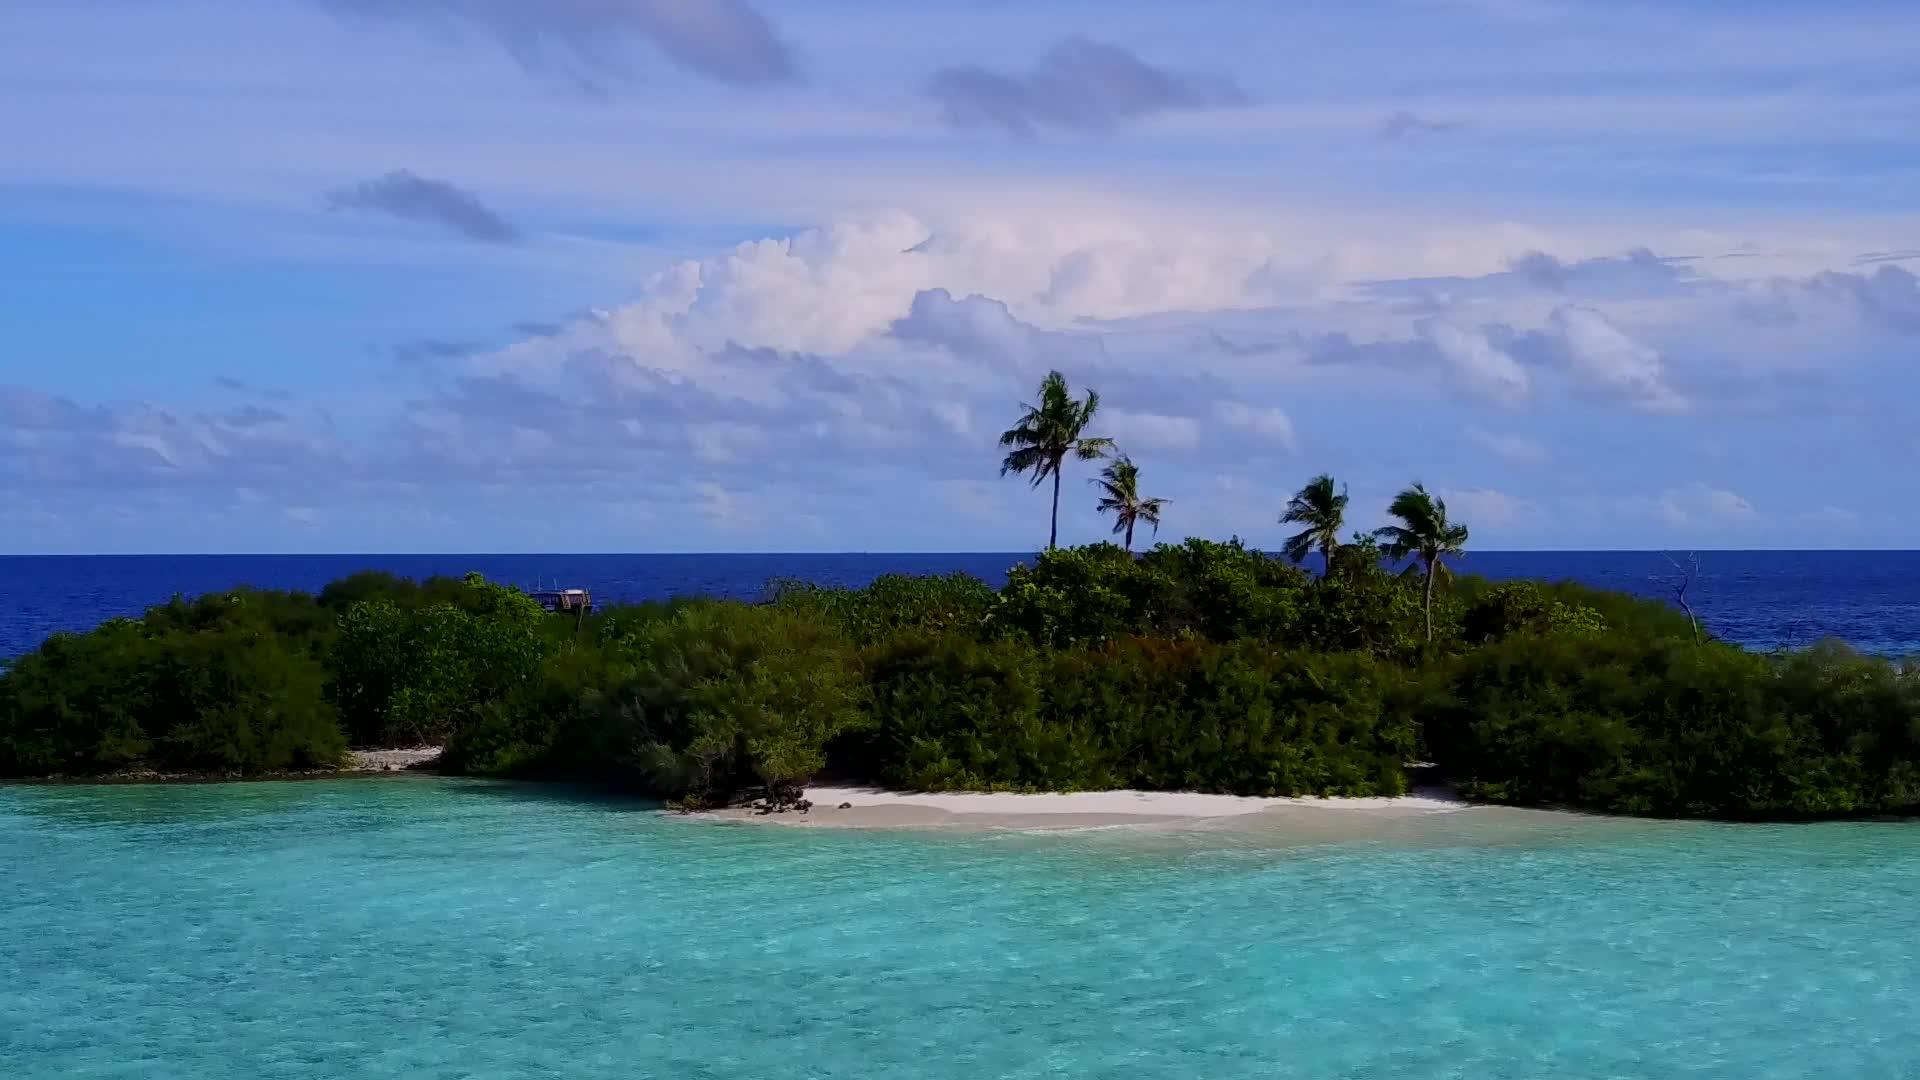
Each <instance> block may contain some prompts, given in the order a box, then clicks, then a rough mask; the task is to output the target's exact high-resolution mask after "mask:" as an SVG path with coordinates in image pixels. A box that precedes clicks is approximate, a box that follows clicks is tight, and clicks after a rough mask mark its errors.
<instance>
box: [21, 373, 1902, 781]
mask: <svg viewBox="0 0 1920 1080" xmlns="http://www.w3.org/2000/svg"><path fill="white" fill-rule="evenodd" d="M1098 405H1099V397H1098V395H1096V394H1093V393H1091V392H1089V393H1088V394H1087V395H1086V396H1085V398H1084V399H1082V400H1080V401H1077V402H1076V401H1075V400H1074V399H1073V398H1072V397H1071V395H1070V393H1069V391H1068V388H1067V384H1066V381H1065V379H1063V378H1062V377H1061V376H1060V375H1059V373H1057V372H1055V373H1052V374H1050V375H1049V376H1048V377H1047V380H1046V382H1045V383H1043V384H1042V386H1041V388H1040V392H1039V395H1038V400H1037V401H1036V402H1035V403H1034V404H1033V405H1030V406H1028V407H1027V409H1026V412H1025V413H1024V414H1023V415H1022V417H1021V419H1020V420H1019V422H1018V424H1017V425H1016V426H1015V427H1014V428H1013V429H1011V430H1009V431H1008V432H1007V433H1006V435H1005V436H1003V438H1002V440H1001V442H1002V445H1003V446H1004V447H1006V448H1007V449H1008V450H1009V452H1008V454H1007V455H1006V458H1005V461H1004V463H1003V469H1004V471H1006V472H1017V473H1022V474H1030V475H1031V476H1032V478H1033V482H1034V484H1035V486H1038V485H1039V484H1040V483H1041V482H1043V481H1044V480H1045V479H1047V478H1048V477H1051V478H1052V479H1053V481H1054V484H1053V487H1054V494H1055V502H1054V506H1055V516H1056V521H1057V510H1058V492H1059V487H1060V483H1059V481H1060V470H1061V467H1062V465H1063V463H1064V462H1065V460H1066V459H1067V457H1068V456H1076V457H1079V458H1082V459H1093V458H1098V457H1102V456H1104V455H1107V454H1109V453H1115V451H1114V448H1113V446H1112V444H1111V442H1109V441H1108V440H1106V439H1102V438H1098V437H1094V436H1090V435H1088V434H1087V433H1086V429H1087V427H1088V424H1089V422H1090V421H1091V420H1092V418H1093V416H1094V414H1095V412H1096V410H1097V408H1098ZM1097 483H1098V485H1099V488H1100V492H1101V497H1100V501H1099V509H1100V510H1102V511H1103V512H1108V513H1112V514H1114V516H1115V522H1116V524H1115V529H1114V532H1115V534H1116V535H1119V536H1121V537H1122V539H1123V541H1124V542H1123V544H1121V545H1115V544H1111V543H1103V544H1094V545H1090V546H1086V547H1079V548H1070V549H1055V548H1052V547H1051V546H1050V547H1049V549H1048V550H1047V551H1045V552H1043V553H1041V554H1040V555H1039V556H1038V557H1036V558H1035V559H1034V560H1033V561H1032V562H1031V563H1029V564H1026V565H1021V566H1016V567H1014V568H1013V569H1012V570H1010V571H1009V573H1008V575H1007V580H1006V583H1005V585H1004V586H1002V587H1001V588H999V589H997V590H996V589H992V588H989V587H988V586H987V585H985V584H983V583H981V582H979V581H977V580H974V579H972V578H969V577H965V576H962V575H952V576H946V577H925V578H914V577H903V576H886V577H882V578H880V579H879V580H877V581H875V582H873V583H872V584H871V585H869V586H868V587H866V588H863V589H828V588H820V587H815V586H811V585H806V584H803V583H793V582H782V583H776V586H775V588H774V589H773V591H772V594H771V599H770V600H769V601H768V602H767V603H764V604H744V603H737V602H728V601H714V600H694V601H675V602H672V603H660V604H646V605H639V606H630V607H613V608H603V609H601V610H599V611H597V612H595V613H594V614H592V615H591V616H588V617H585V618H579V619H576V618H575V617H574V616H572V615H565V616H554V615H548V614H547V613H546V612H544V611H542V610H541V609H540V607H539V606H538V605H537V604H535V603H534V602H533V601H532V600H530V599H529V598H528V597H526V596H525V595H523V594H521V593H520V592H518V591H516V590H513V589H509V588H505V587H502V586H499V585H496V584H492V583H489V582H487V581H485V580H483V579H481V578H480V577H478V576H477V575H470V576H468V577H467V578H465V579H450V578H437V579H433V580H430V581H426V582H420V583H414V582H410V581H405V580H401V579H398V578H394V577H392V576H390V575H384V574H359V575H355V576H353V577H350V578H347V579H344V580H342V581H338V582H335V583H334V584H332V585H329V586H328V587H327V588H326V589H324V590H323V591H322V592H321V593H320V594H319V595H318V596H317V597H314V596H306V595H302V594H298V593H278V592H262V591H251V590H240V591H235V592H231V593H223V594H218V595H211V596H205V597H201V598H199V599H198V600H194V601H191V602H189V601H184V600H179V599H176V600H174V601H173V602H171V603H169V604H165V605H161V606H159V607H156V608H153V609H152V610H150V611H149V612H147V614H146V616H145V617H144V618H142V619H139V620H130V619H116V620H113V621H110V622H108V623H106V624H105V625H103V626H101V627H99V628H98V629H96V630H94V631H92V632H90V633H86V634H79V635H73V634H60V635H55V636H54V637H53V638H51V639H49V640H48V641H47V642H46V643H45V644H44V645H42V646H41V648H40V649H39V650H37V651H36V652H34V653H32V654H30V655H28V656H25V657H22V658H20V659H19V660H18V661H16V662H15V663H13V664H11V665H10V666H8V667H6V668H5V669H4V670H0V776H39V775H50V774H59V775H98V774H108V773H115V772H124V771H129V770H137V769H143V768H152V769H159V770H164V771H180V772H210V773H221V774H243V775H244V774H260V773H271V772H278V771H286V770H292V769H312V768H326V767H329V766H332V765H334V764H337V763H338V762H339V761H340V760H341V759H342V757H343V756H344V754H345V752H346V748H347V747H348V746H349V745H356V746H374V745H384V746H395V745H401V746H404V745H425V744H436V743H439V744H444V745H445V747H446V752H445V755H444V757H443V760H442V766H443V768H445V769H448V770H451V771H456V772H464V773H469V774H475V775H492V776H527V777H554V778H572V779H592V780H597V781H608V782H614V783H619V784H623V785H627V786H630V787H632V788H634V789H637V790H640V791H643V792H647V793H651V794H653V795H657V796H659V797H662V798H666V799H671V800H675V801H678V802H680V803H682V804H684V805H689V806H710V805H716V804H721V803H725V802H727V801H729V800H732V799H736V798H739V797H741V796H743V795H746V796H751V795H765V796H766V797H767V798H769V799H770V800H773V801H776V802H777V801H780V800H781V799H783V798H788V797H791V794H792V792H793V790H794V788H795V786H796V785H799V784H803V783H805V782H806V781H808V780H810V779H812V778H815V777H818V776H829V775H830V776H835V777H838V778H841V779H849V780H871V781H877V782H880V783H885V784H891V785H899V786H905V787H912V788H924V789H949V790H951V789H1014V790H1075V789H1095V788H1111V787H1122V786H1125V787H1140V788H1149V789H1192V790H1201V791H1220V792H1234V793H1239V794H1248V795H1373V794H1398V793H1400V792H1402V791H1404V790H1406V787H1407V782H1408V781H1407V771H1406V766H1407V763H1408V762H1410V761H1416V760H1422V759H1424V760H1428V761H1432V762H1434V763H1436V764H1437V765H1438V767H1439V769H1440V771H1441V773H1442V774H1443V775H1444V776H1445V777H1446V778H1447V779H1448V780H1450V781H1452V782H1453V783H1454V784H1456V785H1457V786H1458V787H1459V788H1460V790H1461V791H1463V792H1464V793H1466V794H1467V795H1469V796H1471V797H1474V798H1478V799H1484V800H1489V801H1494V802H1504V803H1512V804H1519V805H1563V806H1577V807H1586V808H1592V809H1597V810H1604V811H1613V812H1624V813H1636V814H1661V815H1677V816H1716V817H1728V818H1742V817H1754V818H1781V817H1795V816H1811V815H1826V814H1846V813H1869V812H1899V811H1910V810H1914V809H1917V808H1920V668H1915V667H1910V666H1905V665H1902V664H1899V663H1895V662H1892V661H1888V660H1883V659H1878V658H1873V657H1865V656H1860V655H1857V654H1854V653H1852V652H1850V651H1848V650H1847V649H1845V648H1843V647H1840V646H1835V645H1825V646H1821V647H1819V648H1816V649H1812V650H1808V651H1805V652H1800V653H1793V654H1781V655H1773V656H1762V655H1756V654H1752V653H1748V652H1746V651H1743V650H1741V649H1739V648H1736V647H1734V646H1730V645H1727V644H1725V643H1721V642H1716V641H1713V640H1710V639H1707V638H1704V637H1702V636H1701V635H1700V633H1699V632H1698V629H1697V627H1696V626H1695V625H1694V623H1693V620H1692V618H1691V616H1690V614H1689V613H1684V612H1681V611H1676V610H1674V609H1673V608H1670V607H1668V606H1666V605H1664V604H1661V603H1656V602H1652V601H1647V600H1641V599H1636V598H1634V597H1630V596H1624V595H1620V594H1613V593H1603V592H1598V591H1595V590H1592V589H1587V588H1584V587H1581V586H1579V585H1575V584H1570V583H1557V584H1546V583H1538V582H1501V583H1494V582H1488V581H1484V580H1481V579H1478V578H1474V577H1471V576H1463V575H1455V574H1453V573H1451V572H1450V571H1449V569H1448V565H1447V564H1448V562H1449V561H1450V560H1455V559H1458V558H1459V557H1460V555H1461V553H1462V551H1463V549H1464V547H1465V545H1466V541H1467V529H1466V527H1465V526H1464V525H1461V524H1460V523H1458V522H1455V521H1452V520H1450V519H1449V517H1448V514H1447V507H1446V504H1445V502H1444V501H1442V500H1441V499H1439V498H1436V497H1435V496H1433V495H1432V494H1430V493H1429V492H1428V491H1427V490H1426V489H1425V488H1424V487H1422V486H1421V485H1419V484H1415V485H1413V486H1412V487H1409V488H1407V489H1406V490H1404V491H1402V492H1401V493H1400V494H1399V495H1398V496H1397V497H1396V498H1395V499H1394V500H1393V503H1392V506H1391V507H1390V513H1391V515H1392V516H1393V518H1394V519H1395V523H1394V524H1392V525H1389V526H1387V527H1385V528H1382V529H1379V530H1378V531H1377V532H1374V533H1357V534H1355V535H1354V536H1353V537H1352V539H1351V540H1349V541H1348V542H1346V543H1342V542H1340V540H1339V537H1340V534H1341V530H1342V529H1344V528H1346V527H1347V510H1348V502H1347V495H1346V491H1345V489H1344V488H1342V487H1340V486H1338V485H1337V484H1336V483H1335V481H1334V479H1333V478H1332V477H1331V476H1327V475H1322V476H1318V477H1315V478H1314V479H1313V480H1312V481H1310V482H1309V483H1308V484H1307V485H1306V486H1305V487H1304V488H1302V489H1301V491H1300V492H1299V493H1298V494H1297V495H1295V496H1294V497H1293V498H1292V499H1291V500H1290V501H1289V502H1288V503H1287V505H1286V507H1285V510H1284V512H1283V515H1282V517H1281V521H1282V522H1283V523H1286V524H1291V525H1297V526H1299V527H1300V530H1299V531H1298V532H1297V533H1296V534H1294V535H1292V536H1290V537H1289V538H1288V539H1287V540H1286V542H1285V554H1286V556H1287V557H1286V558H1274V557H1271V556H1268V555H1266V554H1263V553H1261V552H1258V551H1255V550H1251V549H1249V548H1248V547H1246V546H1245V545H1244V544H1242V543H1241V542H1240V541H1238V540H1233V541H1229V542H1227V543H1215V542H1210V541H1205V540H1187V541H1185V542H1183V543H1179V544H1159V545H1157V546H1155V547H1153V548H1152V549H1151V550H1148V551H1146V552H1144V553H1141V554H1138V555H1136V554H1134V553H1133V552H1132V550H1131V548H1132V541H1133V536H1134V529H1135V526H1136V525H1139V524H1147V525H1149V526H1152V527H1154V528H1155V529H1156V531H1157V529H1158V526H1159V523H1160V517H1161V513H1162V511H1163V509H1164V507H1165V500H1162V499H1151V498H1145V497H1142V496H1141V495H1140V493H1139V472H1138V469H1137V468H1135V467H1134V465H1133V463H1132V461H1131V460H1130V459H1128V458H1127V457H1125V456H1116V457H1115V458H1114V460H1112V461H1111V462H1110V463H1109V464H1108V466H1107V468H1106V470H1105V471H1104V473H1103V474H1102V476H1101V477H1100V479H1099V480H1098V481H1097ZM1314 552H1318V553H1319V554H1320V555H1321V556H1322V558H1323V560H1324V566H1325V570H1324V572H1323V573H1321V574H1317V575H1316V574H1313V573H1310V572H1308V571H1307V570H1304V569H1302V568H1301V567H1300V566H1299V565H1297V564H1298V563H1300V562H1302V561H1304V560H1305V559H1306V557H1307V556H1308V555H1309V554H1311V553H1314ZM1402 567H1404V569H1402ZM1681 595H1682V596H1684V593H1682V594H1681Z"/></svg>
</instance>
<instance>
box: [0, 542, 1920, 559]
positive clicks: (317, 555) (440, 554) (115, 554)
mask: <svg viewBox="0 0 1920 1080" xmlns="http://www.w3.org/2000/svg"><path fill="white" fill-rule="evenodd" d="M1081 546H1086V545H1081ZM1116 546H1117V545H1116ZM1170 546H1172V545H1170ZM1249 548H1250V550H1254V551H1259V552H1262V553H1264V554H1272V553H1273V552H1274V551H1277V550H1279V549H1278V548H1275V549H1272V550H1268V549H1266V548H1263V547H1259V546H1257V545H1249ZM1045 550H1046V549H1044V548H1036V549H1033V550H1030V551H1014V550H993V549H984V548H982V549H972V550H936V549H931V548H928V549H880V548H869V549H845V550H828V549H817V550H805V551H755V550H741V549H734V550H718V551H587V550H579V551H573V550H549V551H534V550H524V551H454V550H444V551H402V550H378V551H23V552H0V559H230V558H243V559H261V558H277V559H345V558H395V557H411V558H455V557H466V556H471V557H478V558H502V557H507V558H525V557H533V556H558V557H566V558H582V557H621V558H686V557H696V556H709V557H710V556H731V557H739V556H754V557H761V558H793V557H824V556H849V555H862V556H875V555H912V556H937V555H953V556H978V555H1011V556H1014V557H1016V558H1030V557H1032V556H1035V555H1040V554H1043V553H1044V552H1045ZM1060 550H1063V551H1065V550H1071V548H1070V547H1068V546H1065V545H1063V546H1062V547H1061V548H1060ZM1151 550H1152V548H1142V549H1140V551H1138V552H1136V554H1143V553H1145V552H1147V551H1151ZM1675 552H1685V553H1691V554H1719V555H1751V554H1875V555H1888V554H1893V555H1899V554H1912V553H1920V548H1871V547H1863V548H1850V547H1744V548H1710V547H1687V546H1684V545H1675V546H1668V547H1553V548H1548V547H1539V548H1533V547H1524V548H1481V549H1478V550H1471V551H1467V552H1465V553H1463V554H1462V555H1459V556H1456V558H1463V559H1472V558H1473V557H1474V556H1475V555H1659V554H1663V553H1664V554H1672V553H1675Z"/></svg>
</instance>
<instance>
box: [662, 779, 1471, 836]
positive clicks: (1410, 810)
mask: <svg viewBox="0 0 1920 1080" xmlns="http://www.w3.org/2000/svg"><path fill="white" fill-rule="evenodd" d="M807 798H809V799H811V800H813V809H812V811H811V812H809V813H805V814H801V813H784V814H757V813H755V812H753V811H751V810H745V809H734V810H722V811H715V812H712V813H708V814H703V815H700V816H702V817H706V818H710V819H714V820H721V821H742V822H762V823H766V824H772V825H785V826H791V827H798V828H853V829H891V828H922V829H927V828H931V829H940V828H947V829H967V830H999V829H1012V830H1022V831H1031V830H1055V829H1076V830H1077V829H1088V828H1102V827H1119V826H1138V827H1147V828H1155V829H1218V828H1223V827H1225V828H1263V827H1269V826H1273V825H1278V824H1281V823H1283V822H1284V823H1285V824H1286V825H1287V826H1289V827H1290V828H1305V829H1307V830H1309V831H1321V830H1331V831H1335V832H1346V831H1348V830H1349V829H1350V828H1352V827H1358V828H1359V829H1361V830H1366V829H1368V828H1371V827H1373V826H1377V825H1380V824H1384V823H1389V822H1397V821H1405V820H1407V819H1417V818H1427V817H1431V816H1435V815H1448V814H1456V813H1463V812H1466V813H1472V812H1476V811H1481V810H1484V809H1485V808H1482V807H1476V806H1474V805H1473V804H1470V803H1467V802H1464V801H1462V800H1460V799H1457V798H1454V797H1453V796H1451V795H1449V794H1447V793H1445V792H1437V791H1426V792H1419V793H1415V794H1412V795H1405V796H1399V797H1373V798H1334V799H1314V798H1257V797H1251V796H1242V795H1208V794H1201V793H1198V792H1190V791H1081V792H1070V793H1060V794H1038V795H1022V794H1015V793H1011V792H941V793H929V792H901V791H887V790H883V789H880V788H870V787H810V788H808V789H807Z"/></svg>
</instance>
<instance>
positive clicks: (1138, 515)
mask: <svg viewBox="0 0 1920 1080" xmlns="http://www.w3.org/2000/svg"><path fill="white" fill-rule="evenodd" d="M1094 483H1095V484H1096V485H1098V486H1099V488H1100V502H1099V504H1098V505H1097V507H1096V509H1098V510H1099V511H1100V512H1101V513H1103V514H1112V515H1113V534H1114V535H1115V536H1118V537H1121V538H1123V546H1124V547H1125V548H1126V549H1127V550H1128V551H1132V550H1133V530H1134V527H1135V526H1136V525H1143V524H1144V525H1151V526H1153V535H1155V536H1159V535H1160V512H1161V511H1162V510H1164V509H1166V505H1167V500H1165V499H1149V498H1146V497H1145V496H1142V495H1141V494H1140V466H1138V465H1135V464H1134V463H1133V459H1132V458H1130V457H1128V456H1126V455H1125V454H1122V455H1120V456H1119V457H1117V458H1115V459H1114V460H1113V461H1112V462H1111V463H1110V464H1108V466H1107V467H1106V468H1105V469H1103V470H1101V472H1100V478H1099V479H1097V480H1095V481H1094Z"/></svg>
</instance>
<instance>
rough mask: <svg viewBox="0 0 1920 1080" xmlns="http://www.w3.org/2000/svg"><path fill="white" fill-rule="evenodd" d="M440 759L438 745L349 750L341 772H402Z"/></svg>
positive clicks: (422, 766)
mask: <svg viewBox="0 0 1920 1080" xmlns="http://www.w3.org/2000/svg"><path fill="white" fill-rule="evenodd" d="M438 760H440V747H438V746H416V747H413V748H410V749H407V750H349V751H347V766H346V768H344V769H342V770H340V771H341V772H354V773H367V772H403V771H405V770H407V769H423V768H426V767H428V766H430V765H432V764H433V763H434V762H436V761H438Z"/></svg>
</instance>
